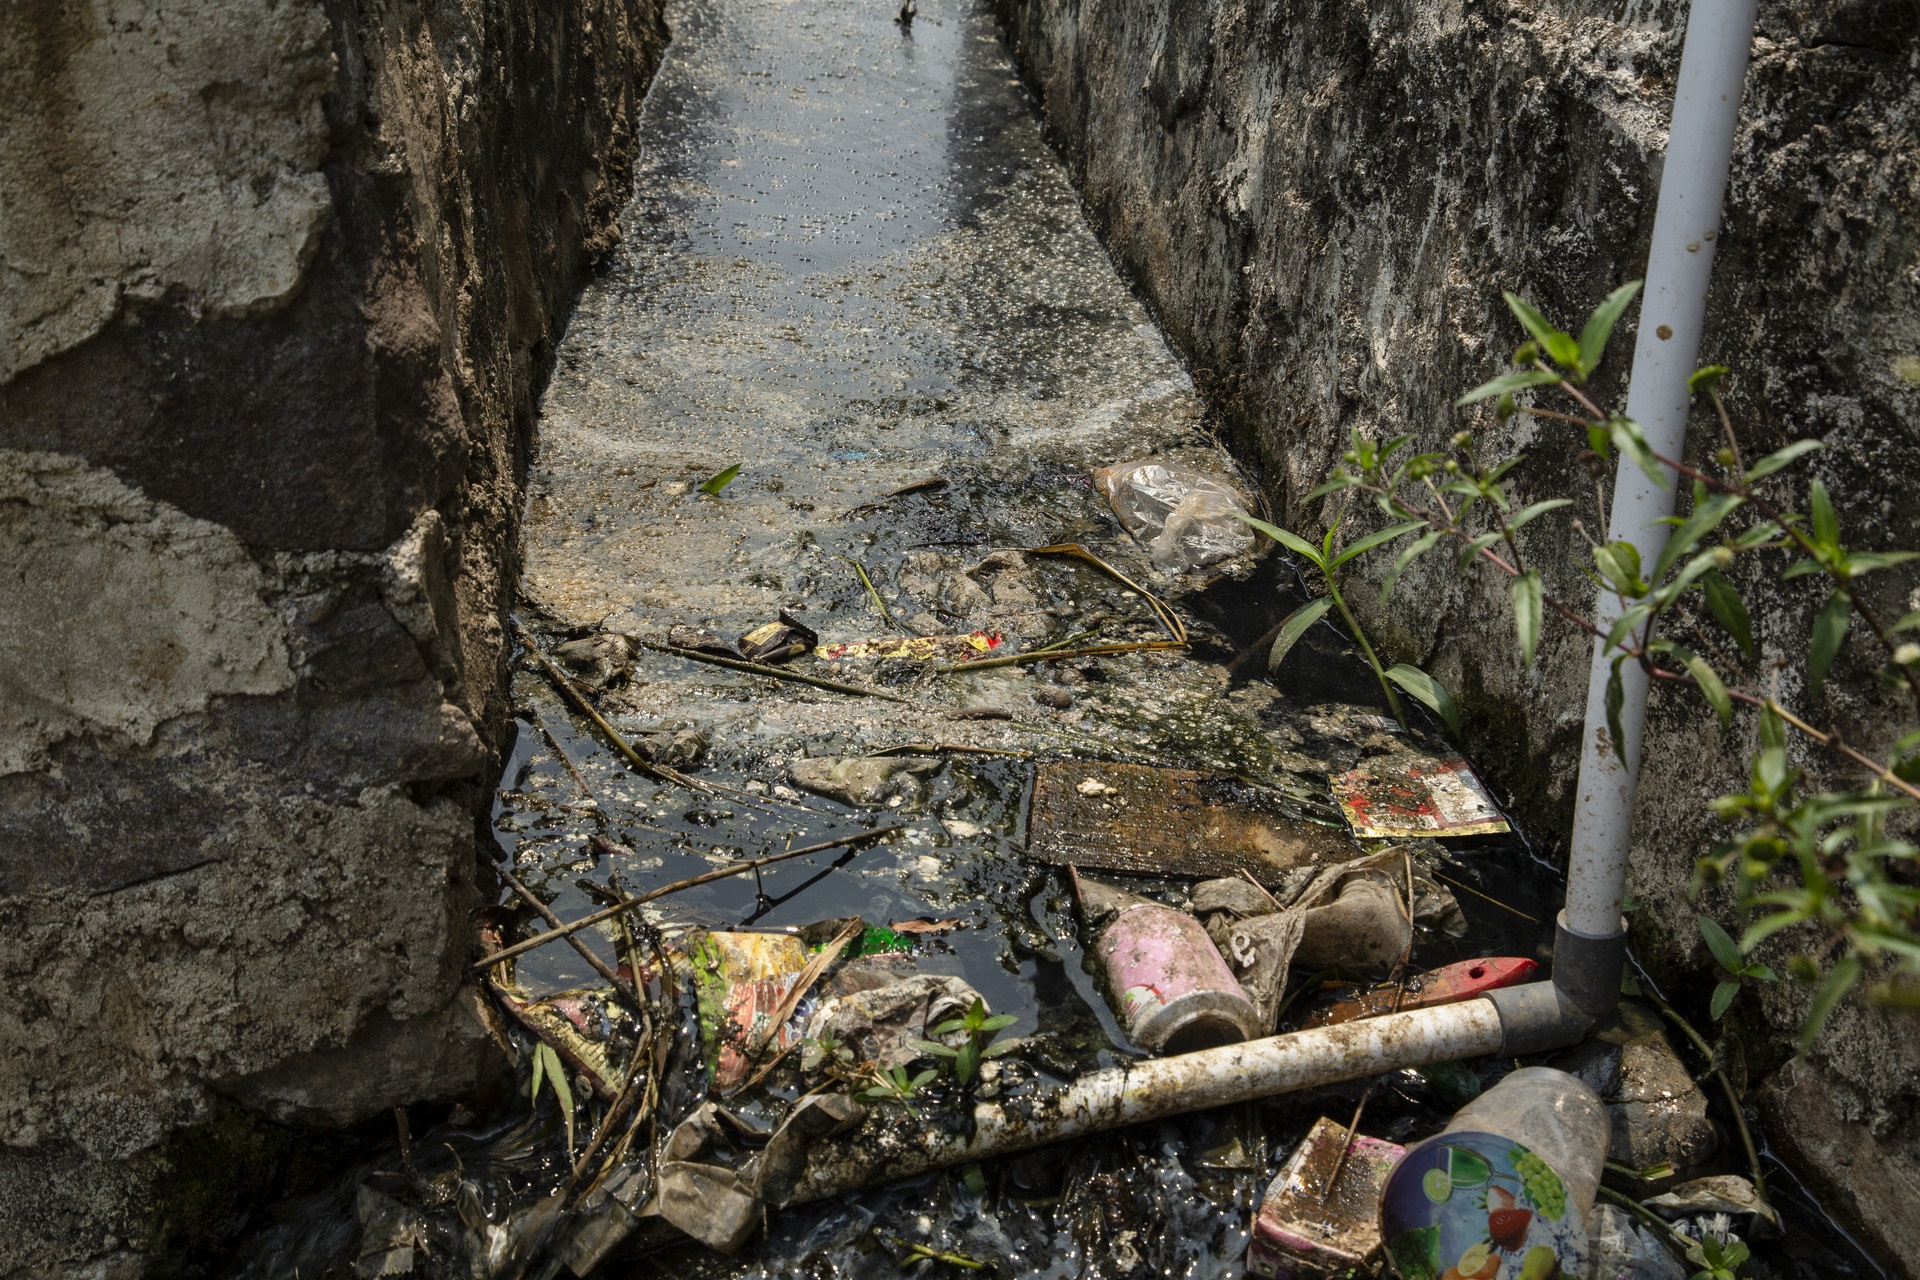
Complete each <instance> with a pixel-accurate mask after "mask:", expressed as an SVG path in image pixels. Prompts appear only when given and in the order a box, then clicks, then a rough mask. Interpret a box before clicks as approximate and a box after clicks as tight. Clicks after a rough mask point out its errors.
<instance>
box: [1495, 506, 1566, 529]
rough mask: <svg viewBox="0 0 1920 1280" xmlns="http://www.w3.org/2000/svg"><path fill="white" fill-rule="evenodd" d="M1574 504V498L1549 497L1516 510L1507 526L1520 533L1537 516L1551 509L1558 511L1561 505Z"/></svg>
mask: <svg viewBox="0 0 1920 1280" xmlns="http://www.w3.org/2000/svg"><path fill="white" fill-rule="evenodd" d="M1572 505H1573V499H1572V498H1548V499H1547V500H1546V501H1545V502H1535V503H1531V504H1529V505H1527V506H1524V507H1522V508H1520V510H1518V511H1516V512H1515V513H1514V514H1513V516H1512V518H1511V519H1509V520H1508V521H1507V527H1508V528H1509V529H1512V530H1513V531H1514V532H1515V533H1518V532H1519V531H1520V530H1521V529H1524V528H1525V527H1526V526H1527V525H1528V524H1529V523H1530V522H1531V521H1532V520H1533V519H1534V518H1535V517H1536V516H1543V515H1545V514H1547V512H1549V511H1558V510H1559V509H1560V508H1561V507H1570V506H1572Z"/></svg>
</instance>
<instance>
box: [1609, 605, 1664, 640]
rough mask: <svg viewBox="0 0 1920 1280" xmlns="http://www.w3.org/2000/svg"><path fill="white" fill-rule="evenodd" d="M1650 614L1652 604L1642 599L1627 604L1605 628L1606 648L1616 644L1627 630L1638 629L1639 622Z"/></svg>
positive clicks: (1650, 615)
mask: <svg viewBox="0 0 1920 1280" xmlns="http://www.w3.org/2000/svg"><path fill="white" fill-rule="evenodd" d="M1652 616H1653V606H1652V605H1650V604H1647V603H1646V602H1644V601H1642V602H1641V603H1639V604H1631V605H1628V606H1627V607H1626V608H1625V609H1624V610H1622V611H1621V614H1620V616H1619V617H1618V618H1615V619H1614V620H1613V626H1612V627H1610V628H1608V630H1607V648H1609V649H1612V648H1615V647H1616V646H1618V645H1619V643H1620V642H1621V641H1622V640H1624V639H1625V638H1626V636H1627V633H1628V632H1629V631H1638V630H1639V629H1640V624H1641V623H1643V622H1645V621H1646V620H1647V619H1648V618H1650V617H1652Z"/></svg>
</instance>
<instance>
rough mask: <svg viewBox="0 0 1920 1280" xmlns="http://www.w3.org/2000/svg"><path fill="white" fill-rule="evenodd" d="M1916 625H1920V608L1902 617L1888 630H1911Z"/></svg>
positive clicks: (1890, 631)
mask: <svg viewBox="0 0 1920 1280" xmlns="http://www.w3.org/2000/svg"><path fill="white" fill-rule="evenodd" d="M1915 627H1920V609H1916V610H1915V611H1914V612H1912V613H1910V614H1908V615H1907V616H1906V617H1904V618H1902V619H1900V621H1898V622H1896V623H1894V624H1893V625H1892V626H1891V627H1888V628H1887V631H1888V632H1889V633H1892V632H1896V631H1911V630H1913V629H1914V628H1915Z"/></svg>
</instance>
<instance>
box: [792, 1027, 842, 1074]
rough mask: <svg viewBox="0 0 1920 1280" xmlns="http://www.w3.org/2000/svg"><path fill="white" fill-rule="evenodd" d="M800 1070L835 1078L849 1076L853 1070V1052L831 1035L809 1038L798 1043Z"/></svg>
mask: <svg viewBox="0 0 1920 1280" xmlns="http://www.w3.org/2000/svg"><path fill="white" fill-rule="evenodd" d="M800 1069H801V1070H802V1071H805V1072H809V1073H811V1072H815V1071H821V1072H825V1073H826V1074H827V1075H828V1076H831V1077H835V1078H841V1077H845V1076H849V1075H851V1074H852V1073H853V1070H854V1057H853V1050H852V1049H850V1048H848V1047H847V1046H846V1044H845V1043H843V1042H842V1041H841V1040H839V1039H838V1038H837V1037H835V1036H833V1035H831V1034H822V1035H820V1036H818V1037H810V1038H808V1039H805V1040H802V1041H801V1042H800Z"/></svg>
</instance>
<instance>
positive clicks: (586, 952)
mask: <svg viewBox="0 0 1920 1280" xmlns="http://www.w3.org/2000/svg"><path fill="white" fill-rule="evenodd" d="M500 876H501V878H502V879H503V880H505V881H506V882H507V884H508V885H509V886H510V887H511V888H512V889H513V891H514V892H515V893H517V894H519V895H520V897H521V899H522V901H524V902H525V903H526V904H527V905H528V906H530V907H532V908H533V909H534V911H535V912H536V913H537V914H538V915H539V916H540V918H541V919H542V920H545V921H546V922H547V923H548V924H550V925H552V926H553V927H554V928H556V929H559V928H561V927H563V926H564V925H565V923H566V922H565V921H563V920H561V919H560V917H559V916H557V915H555V914H553V910H552V909H551V908H550V907H548V906H547V904H546V903H544V902H542V901H540V899H539V898H538V897H536V896H535V895H534V892H533V890H531V889H529V888H527V886H526V885H524V884H522V883H520V878H519V877H518V876H516V875H514V874H513V872H511V871H508V870H507V869H506V868H505V867H502V868H500ZM566 940H567V945H568V946H570V947H572V948H573V949H574V950H575V951H578V952H579V953H580V958H581V959H583V960H585V961H586V962H587V963H588V964H589V965H591V966H593V971H594V972H595V973H597V974H599V975H600V976H601V977H603V978H605V979H606V980H607V982H608V983H609V984H610V985H611V986H612V987H613V990H614V994H615V995H617V996H619V997H620V999H621V1000H622V1001H625V1000H627V999H628V992H627V989H626V988H625V987H624V986H622V985H621V983H620V975H619V974H617V973H615V972H614V971H613V970H612V969H611V968H610V967H608V965H607V962H606V961H605V960H602V959H601V958H600V957H599V956H597V955H595V954H593V949H592V948H590V947H588V946H587V944H586V943H584V942H582V941H580V939H578V938H576V937H575V936H574V935H573V934H572V933H568V934H567V935H566ZM633 999H634V1001H635V1002H636V1004H635V1007H636V1008H641V1006H640V1005H639V1004H638V1003H637V1002H638V1000H639V990H638V987H637V986H636V988H635V990H634V993H633ZM641 1012H643V1013H644V1012H645V1009H644V1008H641Z"/></svg>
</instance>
